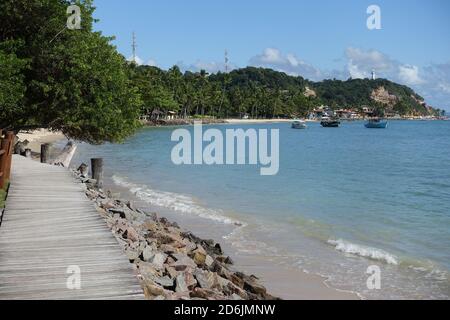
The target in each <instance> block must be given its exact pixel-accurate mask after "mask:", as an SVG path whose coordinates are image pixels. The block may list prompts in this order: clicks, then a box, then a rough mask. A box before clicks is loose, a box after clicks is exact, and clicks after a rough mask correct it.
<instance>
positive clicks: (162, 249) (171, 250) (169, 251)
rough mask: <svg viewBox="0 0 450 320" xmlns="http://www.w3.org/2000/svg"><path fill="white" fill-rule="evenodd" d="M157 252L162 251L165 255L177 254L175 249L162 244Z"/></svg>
mask: <svg viewBox="0 0 450 320" xmlns="http://www.w3.org/2000/svg"><path fill="white" fill-rule="evenodd" d="M159 250H161V251H164V252H165V253H167V254H172V253H176V252H177V249H175V248H174V247H172V246H171V245H170V244H162V245H161V246H160V247H159Z"/></svg>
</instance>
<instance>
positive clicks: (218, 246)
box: [214, 243, 223, 255]
mask: <svg viewBox="0 0 450 320" xmlns="http://www.w3.org/2000/svg"><path fill="white" fill-rule="evenodd" d="M214 251H215V252H216V254H218V255H221V254H223V251H222V247H221V246H220V244H218V243H216V245H215V246H214Z"/></svg>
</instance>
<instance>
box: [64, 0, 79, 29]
mask: <svg viewBox="0 0 450 320" xmlns="http://www.w3.org/2000/svg"><path fill="white" fill-rule="evenodd" d="M66 12H67V14H70V16H69V17H68V18H67V23H66V26H67V29H69V30H79V29H81V10H80V7H79V6H76V5H74V4H73V5H70V6H68V7H67V11H66Z"/></svg>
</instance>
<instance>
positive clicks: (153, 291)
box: [144, 279, 165, 297]
mask: <svg viewBox="0 0 450 320" xmlns="http://www.w3.org/2000/svg"><path fill="white" fill-rule="evenodd" d="M144 284H145V286H144V294H145V296H146V297H151V296H161V295H164V293H165V290H164V288H163V287H161V286H158V285H157V284H156V283H154V282H153V281H151V280H149V279H144Z"/></svg>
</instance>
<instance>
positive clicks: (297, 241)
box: [74, 121, 450, 299]
mask: <svg viewBox="0 0 450 320" xmlns="http://www.w3.org/2000/svg"><path fill="white" fill-rule="evenodd" d="M210 127H214V128H218V129H220V130H225V129H229V128H244V129H247V128H256V129H259V128H267V129H272V128H277V129H280V170H279V173H278V175H276V176H261V175H260V174H259V167H257V166H238V165H232V166H206V165H200V166H183V165H182V166H176V165H173V164H172V162H171V158H170V153H171V149H172V147H173V146H174V145H175V142H171V140H170V135H171V133H172V131H173V130H174V128H149V129H143V130H142V131H140V132H139V133H138V134H137V135H135V136H134V137H132V138H131V139H129V140H128V141H127V142H126V143H124V144H122V145H111V144H106V145H103V146H96V147H94V146H88V145H81V146H80V153H79V155H77V158H76V159H74V162H75V163H78V162H79V161H81V160H83V159H84V158H86V157H87V156H89V157H95V156H101V157H104V158H105V159H107V160H106V166H107V174H108V175H110V176H111V177H112V178H113V181H114V182H115V183H116V184H118V185H121V186H122V187H127V188H129V189H130V190H131V191H132V192H134V193H135V194H136V195H137V196H138V197H139V198H140V199H142V200H143V201H146V202H148V203H149V204H151V205H153V206H156V207H161V208H166V209H169V210H172V211H174V212H177V213H179V214H180V215H191V216H195V217H198V219H204V220H208V219H209V220H210V221H211V223H216V224H220V223H223V224H228V225H233V226H234V224H236V223H237V222H239V223H238V225H242V226H237V227H236V230H235V231H234V232H233V233H232V234H228V235H225V239H226V240H228V241H230V243H232V244H233V245H234V246H235V247H236V250H238V251H239V250H241V251H242V252H245V250H255V248H258V249H260V250H261V254H262V255H264V254H266V255H267V254H268V253H267V252H268V251H270V254H271V255H272V256H273V255H274V254H278V255H279V256H280V257H281V256H282V257H283V259H284V260H283V261H285V263H291V264H292V265H297V266H298V267H299V268H302V269H304V270H306V271H308V272H315V273H318V274H321V275H323V276H326V277H328V279H329V280H328V283H329V284H330V285H331V286H334V287H336V288H339V289H345V290H352V291H356V292H358V293H359V294H361V295H362V296H363V297H366V298H441V299H448V298H449V297H450V282H449V276H448V272H449V270H450V139H449V137H450V122H448V121H447V122H446V121H433V122H431V121H430V122H428V121H417V122H413V121H393V122H391V123H390V126H389V128H388V129H384V130H383V129H381V130H380V129H366V128H364V126H363V123H362V122H348V123H346V122H344V123H343V124H342V126H341V127H340V128H338V129H336V128H322V127H320V125H319V124H317V123H310V124H309V127H308V129H307V130H293V129H291V128H290V125H289V124H288V123H279V124H258V125H216V126H208V128H210ZM187 128H188V129H189V130H192V128H189V127H187ZM247 244H248V247H247V248H246V245H247ZM264 250H266V251H267V252H264ZM373 264H375V265H378V266H380V268H382V277H383V278H382V279H383V287H382V289H381V290H375V291H374V290H369V289H367V287H366V284H365V279H366V278H367V275H366V274H365V270H366V267H367V266H369V265H373Z"/></svg>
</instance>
